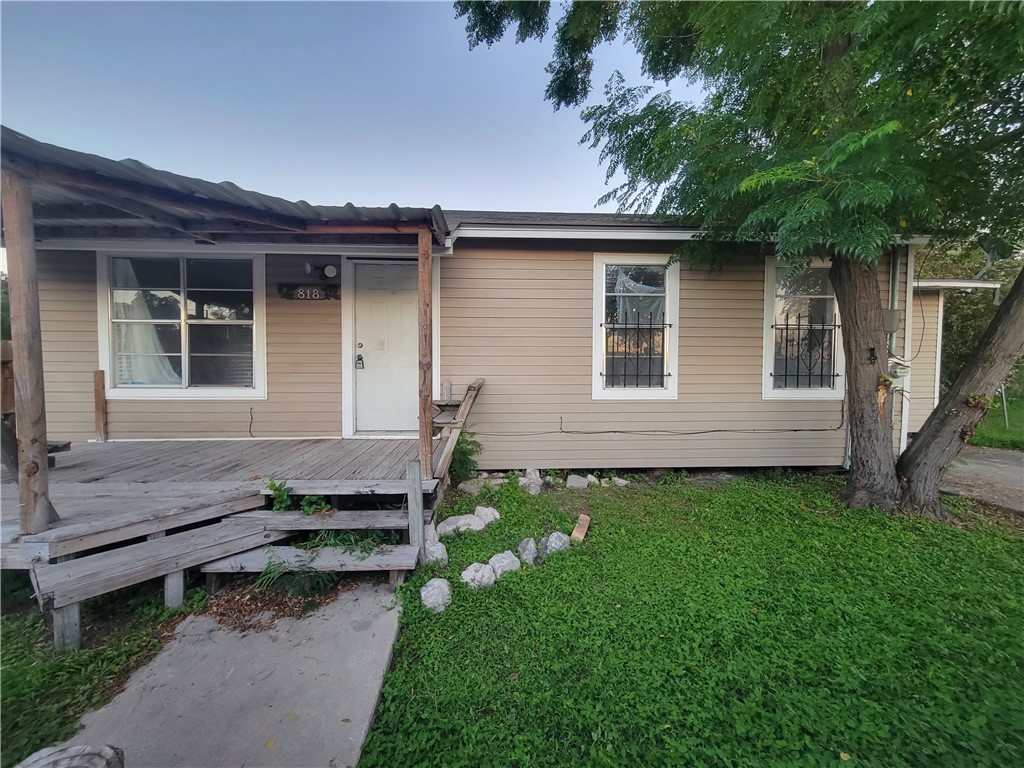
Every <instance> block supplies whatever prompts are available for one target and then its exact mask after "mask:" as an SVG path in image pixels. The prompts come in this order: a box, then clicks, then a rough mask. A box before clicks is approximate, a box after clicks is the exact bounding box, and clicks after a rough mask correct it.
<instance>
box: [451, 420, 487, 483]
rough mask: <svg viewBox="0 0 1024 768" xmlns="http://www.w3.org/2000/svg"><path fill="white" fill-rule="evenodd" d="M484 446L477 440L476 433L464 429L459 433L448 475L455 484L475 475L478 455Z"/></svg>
mask: <svg viewBox="0 0 1024 768" xmlns="http://www.w3.org/2000/svg"><path fill="white" fill-rule="evenodd" d="M483 449H484V447H483V446H482V445H481V444H480V443H479V442H478V441H477V440H476V433H475V432H470V431H469V430H468V429H463V430H462V432H460V433H459V439H458V440H456V441H455V450H454V451H452V463H451V464H450V465H449V467H448V477H449V478H450V479H451V483H452V485H453V486H458V484H459V483H464V482H465V481H466V480H469V479H470V478H471V477H473V473H474V472H476V470H477V463H476V457H477V456H479V455H480V452H481V451H482V450H483Z"/></svg>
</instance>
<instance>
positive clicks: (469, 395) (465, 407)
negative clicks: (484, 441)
mask: <svg viewBox="0 0 1024 768" xmlns="http://www.w3.org/2000/svg"><path fill="white" fill-rule="evenodd" d="M483 385H484V380H483V379H477V380H476V381H474V382H473V383H472V384H470V385H469V386H468V387H466V396H465V397H464V398H463V399H462V402H461V403H460V404H459V410H458V412H457V413H456V414H455V417H454V418H453V419H451V420H449V421H447V423H446V424H445V427H446V428H447V429H448V430H449V432H448V437H447V441H446V442H445V444H444V448H442V449H441V456H440V458H439V459H438V461H437V467H436V468H435V469H434V477H435V478H437V479H439V480H444V478H445V477H446V476H447V474H448V468H449V467H450V466H451V463H452V456H453V455H454V453H455V444H456V443H457V442H458V441H459V435H461V434H462V430H463V428H464V427H465V426H466V419H468V418H469V412H470V410H472V408H473V403H475V402H476V397H477V395H478V394H479V393H480V389H481V388H482V387H483ZM442 412H443V411H442Z"/></svg>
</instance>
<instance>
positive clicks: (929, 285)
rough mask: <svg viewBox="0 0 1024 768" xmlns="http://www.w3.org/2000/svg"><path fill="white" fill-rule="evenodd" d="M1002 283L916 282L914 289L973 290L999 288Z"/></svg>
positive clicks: (960, 281) (996, 281)
mask: <svg viewBox="0 0 1024 768" xmlns="http://www.w3.org/2000/svg"><path fill="white" fill-rule="evenodd" d="M1000 285H1002V283H1000V282H999V281H998V280H952V279H951V280H943V279H934V280H915V281H914V287H915V288H919V289H922V290H929V289H934V290H941V289H943V288H961V289H964V290H970V289H972V288H998V287H999V286H1000Z"/></svg>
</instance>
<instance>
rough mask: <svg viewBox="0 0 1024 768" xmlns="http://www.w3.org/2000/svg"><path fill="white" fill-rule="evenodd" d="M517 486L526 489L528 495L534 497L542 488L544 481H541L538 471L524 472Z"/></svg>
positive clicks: (529, 470)
mask: <svg viewBox="0 0 1024 768" xmlns="http://www.w3.org/2000/svg"><path fill="white" fill-rule="evenodd" d="M519 484H520V485H521V486H523V487H524V488H525V489H526V492H527V493H528V494H530V495H531V496H536V495H537V494H539V493H540V492H541V489H542V488H543V487H544V481H543V480H542V479H541V476H540V470H539V469H528V470H526V472H524V473H523V476H522V477H520V478H519Z"/></svg>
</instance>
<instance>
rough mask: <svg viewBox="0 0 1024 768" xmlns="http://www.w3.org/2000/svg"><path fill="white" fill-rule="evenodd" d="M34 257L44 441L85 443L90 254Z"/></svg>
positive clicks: (92, 305)
mask: <svg viewBox="0 0 1024 768" xmlns="http://www.w3.org/2000/svg"><path fill="white" fill-rule="evenodd" d="M36 258H37V262H38V272H39V318H40V323H41V325H42V338H43V384H44V389H45V394H46V432H47V437H48V438H49V439H50V440H88V439H90V438H94V437H95V436H96V418H95V413H94V408H93V371H95V370H96V368H97V367H98V365H97V363H98V361H99V351H98V350H99V339H98V333H97V326H96V255H95V254H93V253H90V252H83V251H39V252H38V254H37V257H36Z"/></svg>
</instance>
